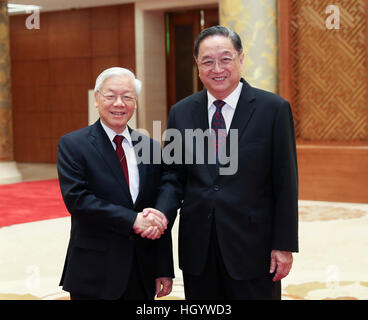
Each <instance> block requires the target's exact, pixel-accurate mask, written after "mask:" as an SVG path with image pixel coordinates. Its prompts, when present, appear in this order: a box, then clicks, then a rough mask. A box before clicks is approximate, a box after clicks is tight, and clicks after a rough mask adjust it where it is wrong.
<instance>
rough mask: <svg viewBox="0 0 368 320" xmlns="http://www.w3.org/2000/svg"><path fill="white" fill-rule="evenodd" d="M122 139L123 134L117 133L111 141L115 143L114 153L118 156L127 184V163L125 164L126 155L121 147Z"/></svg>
mask: <svg viewBox="0 0 368 320" xmlns="http://www.w3.org/2000/svg"><path fill="white" fill-rule="evenodd" d="M123 140H124V136H118V135H117V136H115V137H114V140H113V141H114V142H115V144H116V154H117V156H118V158H119V161H120V165H121V168H122V169H123V172H124V176H125V179H126V182H127V184H128V186H129V174H128V165H127V161H126V157H125V152H124V149H123V147H122V142H123Z"/></svg>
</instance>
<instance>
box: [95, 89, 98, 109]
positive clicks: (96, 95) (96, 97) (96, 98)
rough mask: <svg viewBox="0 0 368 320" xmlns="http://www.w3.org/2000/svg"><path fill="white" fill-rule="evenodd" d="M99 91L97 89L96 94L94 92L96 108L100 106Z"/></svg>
mask: <svg viewBox="0 0 368 320" xmlns="http://www.w3.org/2000/svg"><path fill="white" fill-rule="evenodd" d="M98 94H99V93H98V92H97V91H95V94H94V96H95V107H96V108H98Z"/></svg>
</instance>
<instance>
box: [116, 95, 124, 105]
mask: <svg viewBox="0 0 368 320" xmlns="http://www.w3.org/2000/svg"><path fill="white" fill-rule="evenodd" d="M114 104H116V105H125V103H124V101H123V98H122V97H121V96H120V95H117V96H116V100H115V102H114Z"/></svg>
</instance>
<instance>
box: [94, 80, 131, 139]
mask: <svg viewBox="0 0 368 320" xmlns="http://www.w3.org/2000/svg"><path fill="white" fill-rule="evenodd" d="M95 105H96V107H97V109H98V112H99V114H100V119H101V121H102V122H103V123H104V124H105V125H107V126H108V127H109V128H111V129H112V130H114V131H115V132H116V133H121V132H122V131H124V129H125V127H126V124H127V122H128V121H129V120H130V118H131V117H132V116H133V113H134V110H135V108H136V93H135V87H134V83H133V80H132V79H131V78H130V77H128V76H112V77H110V78H107V79H106V80H105V81H104V82H103V84H102V86H101V88H100V90H99V92H95Z"/></svg>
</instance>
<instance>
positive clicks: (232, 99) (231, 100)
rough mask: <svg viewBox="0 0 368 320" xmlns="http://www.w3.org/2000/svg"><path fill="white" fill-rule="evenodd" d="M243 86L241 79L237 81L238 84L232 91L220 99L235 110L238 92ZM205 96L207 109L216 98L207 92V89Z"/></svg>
mask: <svg viewBox="0 0 368 320" xmlns="http://www.w3.org/2000/svg"><path fill="white" fill-rule="evenodd" d="M242 87H243V83H242V82H241V81H239V84H238V86H237V87H236V88H235V90H234V91H233V92H231V93H230V94H229V95H228V96H227V97H226V98H225V99H222V101H224V102H225V103H226V104H227V105H228V106H230V107H231V108H232V109H234V110H235V108H236V105H237V104H238V100H239V97H240V93H241V90H242ZM207 97H208V106H207V107H208V109H209V108H210V107H211V105H212V104H213V102H214V101H216V100H217V99H216V98H215V97H214V96H213V95H212V94H211V93H209V91H208V90H207Z"/></svg>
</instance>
